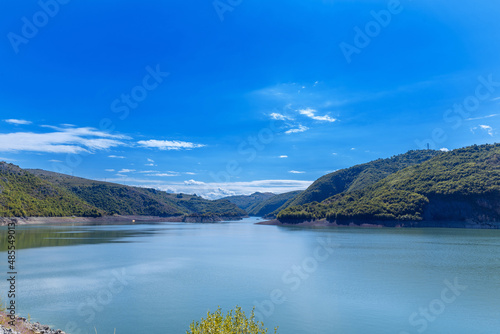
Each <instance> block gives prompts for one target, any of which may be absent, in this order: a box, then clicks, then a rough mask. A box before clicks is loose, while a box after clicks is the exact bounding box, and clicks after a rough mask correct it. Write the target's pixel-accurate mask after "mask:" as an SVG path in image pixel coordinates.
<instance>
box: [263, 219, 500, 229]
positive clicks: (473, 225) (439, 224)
mask: <svg viewBox="0 0 500 334" xmlns="http://www.w3.org/2000/svg"><path fill="white" fill-rule="evenodd" d="M256 224H258V225H273V226H297V227H363V228H384V227H392V228H423V227H436V228H469V229H500V222H483V223H478V222H472V221H409V222H399V221H373V222H361V221H349V222H343V223H342V224H338V223H337V222H329V221H328V220H326V219H321V220H314V221H305V222H301V223H297V224H290V223H282V222H280V221H279V220H277V219H273V220H267V221H263V222H259V223H256Z"/></svg>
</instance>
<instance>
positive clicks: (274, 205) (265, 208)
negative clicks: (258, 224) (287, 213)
mask: <svg viewBox="0 0 500 334" xmlns="http://www.w3.org/2000/svg"><path fill="white" fill-rule="evenodd" d="M302 192H303V190H296V191H289V192H286V193H283V194H277V195H274V196H273V197H271V198H269V199H267V200H264V201H261V202H259V203H257V204H256V205H254V206H253V207H252V208H250V209H248V210H247V212H248V214H249V215H250V216H258V217H264V216H268V215H270V214H272V212H274V211H276V210H279V208H281V207H282V206H284V205H286V203H288V202H289V201H291V200H293V199H294V198H295V197H296V196H298V195H299V194H300V193H302Z"/></svg>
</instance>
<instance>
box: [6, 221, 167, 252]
mask: <svg viewBox="0 0 500 334" xmlns="http://www.w3.org/2000/svg"><path fill="white" fill-rule="evenodd" d="M156 226H157V227H151V224H147V225H142V224H141V225H130V226H127V225H120V226H112V225H105V226H103V225H100V226H93V225H89V224H78V225H74V224H70V225H58V226H47V225H39V226H33V225H32V226H26V225H24V226H17V227H16V248H17V249H27V248H38V247H56V246H75V245H83V244H102V243H128V242H132V240H130V238H137V237H143V236H149V235H153V234H157V233H160V232H161V231H162V229H161V228H159V227H158V225H156ZM6 233H7V228H6V227H4V226H2V227H0V235H5V234H6ZM7 246H8V245H7V243H4V242H2V243H1V244H0V251H1V252H3V251H6V250H7Z"/></svg>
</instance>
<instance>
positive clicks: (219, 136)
mask: <svg viewBox="0 0 500 334" xmlns="http://www.w3.org/2000/svg"><path fill="white" fill-rule="evenodd" d="M0 9H1V10H0V35H1V36H3V37H2V38H1V42H0V64H1V65H0V66H1V67H0V68H1V73H0V74H1V75H0V112H1V115H0V159H2V160H6V161H8V162H12V163H15V164H18V165H20V166H21V167H23V168H42V169H47V170H52V171H59V172H64V173H68V174H73V175H75V176H81V177H87V178H93V179H99V180H107V181H113V182H118V183H123V184H130V185H139V186H149V187H155V188H159V189H164V190H169V191H176V192H181V191H182V192H188V193H197V194H202V195H204V196H206V197H209V198H217V197H220V196H223V195H229V194H241V193H251V192H254V191H273V192H284V191H289V190H295V189H304V188H305V187H307V186H308V185H309V184H310V183H311V182H312V181H314V180H315V179H317V178H318V177H320V176H322V175H324V174H326V173H328V172H331V171H334V170H337V169H341V168H345V167H349V166H352V165H354V164H358V163H363V162H367V161H370V160H373V159H376V158H379V157H382V158H385V157H390V156H392V155H395V154H399V153H404V152H406V151H408V150H411V149H420V148H424V147H425V146H426V145H427V143H430V145H431V147H432V148H435V149H454V148H458V147H463V146H467V145H471V144H482V143H492V142H498V138H499V128H500V123H499V120H500V63H499V60H498V59H499V58H498V55H499V54H500V43H499V42H500V35H499V34H498V32H499V31H500V20H498V15H499V14H500V3H497V2H494V1H479V2H471V1H463V0H458V1H453V2H452V1H446V2H444V1H440V2H437V1H428V0H425V1H424V0H422V1H409V0H401V1H396V0H391V1H341V0H335V1H328V0H307V1H306V0H304V1H292V0H288V1H247V0H243V1H241V0H217V1H213V0H204V1H195V2H192V1H190V2H188V1H172V0H170V1H147V0H146V1H107V0H103V1H76V0H72V1H69V0H64V1H63V0H60V1H58V2H57V1H56V0H47V1H45V0H41V1H28V0H23V1H3V2H2V3H1V4H0Z"/></svg>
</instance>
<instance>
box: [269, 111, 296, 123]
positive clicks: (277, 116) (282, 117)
mask: <svg viewBox="0 0 500 334" xmlns="http://www.w3.org/2000/svg"><path fill="white" fill-rule="evenodd" d="M269 116H270V117H271V118H272V119H275V120H279V121H286V120H292V119H293V118H291V117H289V116H285V115H282V114H279V113H277V112H273V113H272V114H270V115H269Z"/></svg>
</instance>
